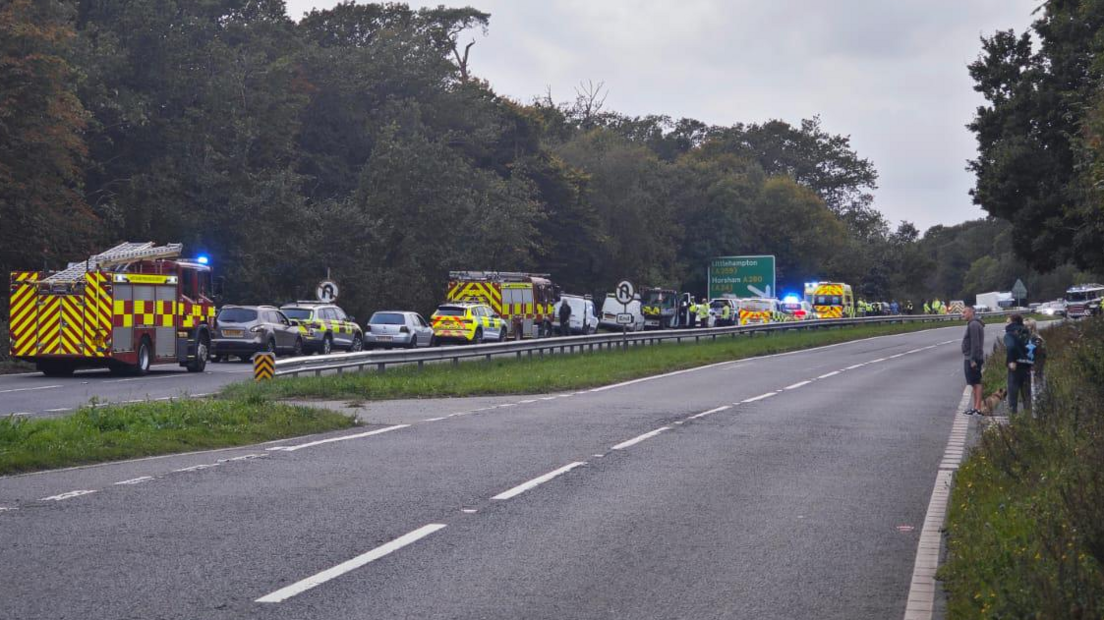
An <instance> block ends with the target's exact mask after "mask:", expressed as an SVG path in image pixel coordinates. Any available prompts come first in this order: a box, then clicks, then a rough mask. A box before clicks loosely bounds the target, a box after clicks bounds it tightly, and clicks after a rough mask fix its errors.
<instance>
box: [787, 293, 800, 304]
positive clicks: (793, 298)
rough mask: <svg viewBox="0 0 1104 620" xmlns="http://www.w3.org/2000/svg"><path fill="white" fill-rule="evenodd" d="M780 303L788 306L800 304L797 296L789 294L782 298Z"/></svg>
mask: <svg viewBox="0 0 1104 620" xmlns="http://www.w3.org/2000/svg"><path fill="white" fill-rule="evenodd" d="M782 301H784V302H785V303H788V304H796V303H800V302H801V298H800V297H798V296H797V295H793V294H790V295H786V296H785V297H783V298H782Z"/></svg>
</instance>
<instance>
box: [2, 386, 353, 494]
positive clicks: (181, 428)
mask: <svg viewBox="0 0 1104 620" xmlns="http://www.w3.org/2000/svg"><path fill="white" fill-rule="evenodd" d="M355 424H356V422H355V420H354V419H353V418H350V417H347V416H344V415H341V414H337V413H333V412H330V411H323V410H319V409H312V408H310V407H295V406H291V405H287V404H283V403H271V402H266V401H263V400H255V399H254V400H250V399H234V400H199V399H184V400H177V401H164V402H160V401H158V402H146V403H131V404H126V405H107V406H98V407H92V406H88V407H83V408H81V409H79V410H78V411H76V412H75V413H74V414H73V415H69V416H65V417H58V418H25V417H15V416H9V417H6V418H0V475H3V474H13V473H20V472H28V471H34V470H39V469H52V468H57V467H67V466H72V465H82V464H88V463H99V462H103V461H114V460H121V459H128V458H136V457H143V456H153V455H158V454H171V453H177V452H190V451H192V450H203V449H211V448H226V447H231V446H241V445H248V444H253V443H258V442H262V441H269V440H272V439H282V438H286V437H295V436H300V435H308V434H311V433H321V432H325V431H332V430H338V429H342V428H348V427H351V426H354V425H355Z"/></svg>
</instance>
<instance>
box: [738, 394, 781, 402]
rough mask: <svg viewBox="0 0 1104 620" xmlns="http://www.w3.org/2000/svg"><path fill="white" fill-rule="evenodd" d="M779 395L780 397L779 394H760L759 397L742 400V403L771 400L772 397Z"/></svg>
mask: <svg viewBox="0 0 1104 620" xmlns="http://www.w3.org/2000/svg"><path fill="white" fill-rule="evenodd" d="M777 395H778V392H767V393H766V394H760V395H758V396H753V397H751V398H745V399H744V400H741V401H740V402H741V403H753V402H755V401H757V400H763V399H764V398H770V397H771V396H777Z"/></svg>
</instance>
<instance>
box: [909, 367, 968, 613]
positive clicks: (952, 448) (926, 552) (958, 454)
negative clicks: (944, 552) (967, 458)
mask: <svg viewBox="0 0 1104 620" xmlns="http://www.w3.org/2000/svg"><path fill="white" fill-rule="evenodd" d="M969 402H970V388H969V387H967V388H966V389H965V390H963V392H962V399H961V400H960V401H959V403H958V410H957V411H956V412H955V421H954V424H953V425H952V426H951V436H950V438H949V439H948V440H947V447H946V449H945V450H944V452H943V462H942V463H941V464H940V465H939V472H938V473H937V474H936V477H935V487H934V488H933V489H932V495H931V500H929V501H928V511H927V514H926V515H925V516H924V525H923V527H922V528H921V529H920V542H919V543H917V546H916V562H915V564H913V567H912V583H911V585H910V586H909V596H908V603H907V604H906V605H905V620H931V618H932V609H933V608H934V606H935V587H936V584H935V572H936V570H937V569H938V568H939V549H940V546H941V543H942V539H941V537H940V534H939V531H940V530H941V529H942V527H943V520H944V518H945V517H946V516H947V504H948V502H949V501H950V498H951V482H952V480H953V478H954V472H955V470H956V469H958V465H959V463H961V462H962V448H963V446H964V444H965V440H966V439H965V437H966V432H965V431H966V430H967V429H968V428H969V426H970V418H969V417H967V416H966V415H965V413H964V412H965V411H966V407H967V405H968V403H969Z"/></svg>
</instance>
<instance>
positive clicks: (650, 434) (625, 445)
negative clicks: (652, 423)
mask: <svg viewBox="0 0 1104 620" xmlns="http://www.w3.org/2000/svg"><path fill="white" fill-rule="evenodd" d="M669 430H671V427H670V426H664V427H663V428H657V429H655V430H654V431H649V432H647V433H644V434H643V435H640V436H639V437H633V438H632V439H630V440H628V441H622V442H621V443H619V444H617V445H616V446H614V447H613V448H612V449H613V450H624V449H625V448H628V447H629V446H635V445H636V444H638V443H640V442H642V441H644V440H645V439H651V438H652V437H655V436H656V435H658V434H660V433H662V432H663V431H669Z"/></svg>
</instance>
